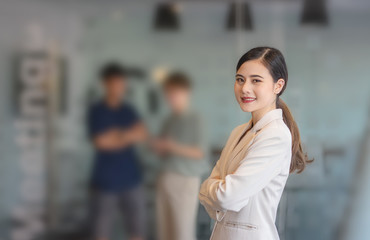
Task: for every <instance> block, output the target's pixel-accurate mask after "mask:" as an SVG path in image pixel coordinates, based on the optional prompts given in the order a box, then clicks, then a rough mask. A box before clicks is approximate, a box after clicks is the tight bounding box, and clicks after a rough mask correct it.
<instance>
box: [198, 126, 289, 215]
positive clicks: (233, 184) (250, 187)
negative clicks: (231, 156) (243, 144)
mask: <svg viewBox="0 0 370 240" xmlns="http://www.w3.org/2000/svg"><path fill="white" fill-rule="evenodd" d="M289 140H290V138H289V137H287V136H286V135H284V133H281V132H278V133H277V134H275V133H272V134H271V132H262V133H261V134H259V136H257V137H256V139H255V142H254V143H253V145H252V146H251V148H250V150H249V152H248V154H247V155H246V156H245V157H244V158H243V159H242V161H241V162H240V164H239V166H238V168H237V169H236V171H234V172H233V173H231V174H228V175H226V176H225V177H224V178H221V167H220V162H223V161H225V160H226V159H225V160H223V161H221V160H219V161H218V162H217V164H216V166H215V168H214V169H213V171H212V173H211V175H210V177H209V178H208V179H207V180H205V181H204V182H203V184H202V186H201V189H200V193H199V200H200V202H201V203H202V204H203V205H204V206H205V208H206V210H207V212H208V213H209V215H210V216H211V217H213V216H214V215H215V214H216V212H217V211H223V212H225V211H227V210H230V211H235V212H239V211H240V209H242V208H243V207H245V206H246V205H247V204H248V201H249V198H250V197H251V196H253V195H255V194H256V193H258V192H259V191H261V190H262V189H263V188H265V187H266V185H267V184H268V183H269V182H270V181H271V180H272V179H273V178H274V177H276V176H277V175H278V174H279V173H280V171H281V168H282V166H283V163H284V160H285V159H286V158H287V155H286V154H289V151H290V150H291V142H289ZM290 141H291V140H290ZM226 161H227V160H226Z"/></svg>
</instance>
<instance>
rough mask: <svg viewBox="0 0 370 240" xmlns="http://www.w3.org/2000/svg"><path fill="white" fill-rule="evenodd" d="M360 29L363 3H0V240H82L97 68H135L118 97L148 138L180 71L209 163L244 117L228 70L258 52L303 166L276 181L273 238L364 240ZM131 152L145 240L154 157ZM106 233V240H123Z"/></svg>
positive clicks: (365, 85) (367, 194)
mask: <svg viewBox="0 0 370 240" xmlns="http://www.w3.org/2000/svg"><path fill="white" fill-rule="evenodd" d="M369 26H370V1H367V0H351V1H350V0H307V1H304V0H300V1H298V0H263V1H257V0H256V1H253V0H251V1H236V2H233V1H217V0H204V1H192V0H187V1H185V0H184V1H128V0H127V1H125V0H121V1H119V0H104V1H103V0H89V1H88V0H78V1H77V0H74V1H72V0H64V1H58V0H48V1H46V0H0V30H1V32H0V153H1V154H0V240H28V239H29V240H33V239H47V240H54V239H55V240H57V239H63V240H64V239H71V240H73V239H83V238H82V237H81V236H82V235H83V232H84V229H85V227H84V226H85V224H86V218H87V211H88V210H87V205H88V204H87V202H88V182H89V176H90V172H91V166H92V158H93V156H92V153H93V152H92V147H91V144H90V141H89V139H88V137H87V133H86V111H87V108H88V105H89V104H90V103H91V102H93V101H94V99H98V98H99V96H101V94H102V93H101V92H102V91H101V86H100V84H99V81H98V75H97V72H98V70H99V68H100V67H101V65H102V64H104V63H106V62H107V61H111V60H115V61H120V62H122V63H124V64H125V65H127V66H130V67H132V68H135V69H136V71H137V73H138V74H137V75H136V77H133V78H132V81H131V82H130V89H129V92H128V94H127V95H128V96H127V97H128V100H129V101H130V102H131V103H132V104H133V105H134V106H135V108H136V109H137V111H138V112H139V113H140V115H141V116H142V117H143V119H145V123H146V125H147V126H148V128H149V129H150V131H151V132H157V131H158V129H159V128H160V126H161V123H162V120H163V117H164V116H165V115H166V108H165V106H164V100H163V96H162V94H161V89H160V81H161V79H162V78H163V76H165V75H166V74H167V73H168V72H169V71H171V70H173V69H181V70H182V71H184V72H186V73H187V74H188V75H189V76H191V79H192V80H193V82H194V92H193V98H192V103H193V107H194V109H196V110H198V112H201V113H202V115H203V116H204V119H205V121H206V122H207V124H206V126H207V133H208V134H207V136H208V141H209V148H210V153H211V154H210V157H209V159H208V161H209V163H210V165H211V166H213V165H214V163H215V161H216V160H217V158H218V157H219V154H220V151H221V150H222V147H223V145H224V144H225V142H226V140H227V137H228V136H229V133H230V132H231V130H232V129H233V128H234V127H235V126H237V125H239V124H242V123H245V122H246V121H248V120H249V118H250V115H249V114H247V113H243V112H242V111H241V110H240V108H239V106H238V104H237V103H236V101H235V98H234V92H233V84H234V75H235V67H236V63H237V61H238V59H239V57H240V56H241V55H242V54H243V53H245V52H246V51H247V50H249V49H250V48H252V47H257V46H264V45H268V46H272V47H276V48H278V49H280V50H281V51H282V53H283V54H284V56H285V58H286V61H287V65H288V70H289V83H288V86H287V90H286V91H285V93H284V95H283V96H282V99H284V101H286V103H287V104H288V106H289V107H290V109H291V110H292V113H293V115H294V116H295V119H296V121H297V124H298V126H299V128H300V131H301V132H300V133H301V138H302V141H303V143H304V147H305V149H306V150H307V152H308V154H309V156H310V157H313V158H315V162H314V163H313V164H311V165H309V166H308V167H307V169H306V171H305V172H304V173H302V174H299V175H297V174H292V175H291V176H290V177H289V179H288V183H287V186H286V189H285V192H284V194H283V196H282V200H281V202H280V206H279V211H278V216H277V221H276V224H277V226H278V230H279V234H280V237H281V239H286V240H293V239H294V240H297V239H299V240H306V239H307V240H312V239H315V240H321V239H325V240H331V239H335V240H337V239H351V240H354V239H361V240H364V239H370V228H369V225H368V224H369V222H370V201H369V199H370V187H369V186H370V174H368V172H367V171H370V152H369V147H370V114H369V107H370V106H369V103H370V99H369V94H368V93H369V91H370V81H369V80H370V78H369V76H370V67H369V63H370V29H369ZM40 76H41V77H40ZM42 76H43V77H42ZM40 79H47V81H46V82H44V83H42V84H46V85H47V86H48V87H46V88H38V87H37V86H38V85H37V82H38V81H39V80H40ZM25 83H27V84H25ZM45 89H46V90H45ZM40 96H41V97H42V98H40V99H42V100H40V99H39V100H38V97H40ZM35 99H36V100H35ZM33 104H34V106H37V107H32V106H33ZM44 113H46V114H44ZM25 116H26V117H25ZM30 146H32V147H30ZM30 149H33V150H32V151H30ZM139 153H140V156H141V157H140V159H141V160H142V166H143V172H144V175H145V187H146V190H147V196H148V199H147V209H148V212H149V214H148V226H149V239H155V238H154V236H155V234H154V232H155V227H154V225H155V224H154V222H155V220H154V214H155V213H154V203H153V202H154V199H155V198H154V194H155V189H154V179H155V172H156V170H155V169H156V161H154V160H153V155H152V154H151V153H150V152H148V151H145V150H142V151H140V150H139ZM206 176H207V174H205V176H204V177H206ZM197 219H198V220H197V236H198V239H199V240H203V239H209V236H210V234H211V227H212V222H211V221H210V219H209V217H208V215H207V214H206V212H205V211H204V209H203V207H199V212H198V217H197ZM116 225H117V226H116V227H115V229H114V234H113V238H112V239H114V240H116V239H125V237H124V236H125V232H124V229H123V228H122V227H120V223H119V222H117V224H116Z"/></svg>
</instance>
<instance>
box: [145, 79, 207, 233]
mask: <svg viewBox="0 0 370 240" xmlns="http://www.w3.org/2000/svg"><path fill="white" fill-rule="evenodd" d="M163 90H164V93H165V98H166V100H167V102H168V104H169V107H170V110H171V113H170V115H169V116H168V117H167V119H166V121H165V122H164V124H163V128H162V133H161V137H160V138H158V139H156V140H154V141H153V142H152V144H153V145H152V146H153V148H154V150H155V151H156V152H157V153H158V154H160V155H162V156H163V161H162V163H163V166H162V171H161V174H160V175H159V178H158V182H157V199H156V207H157V209H156V210H157V233H158V240H195V239H196V218H197V212H198V205H199V201H198V198H197V196H198V192H199V187H200V182H201V175H202V174H203V173H204V172H205V171H207V162H206V160H205V159H206V155H207V154H206V143H205V129H204V125H203V123H202V120H201V117H200V115H199V114H198V113H196V112H195V111H192V110H191V108H190V99H191V82H190V79H189V78H188V76H186V75H185V74H184V73H181V72H175V73H172V74H170V75H169V76H168V77H167V78H166V80H165V81H164V84H163Z"/></svg>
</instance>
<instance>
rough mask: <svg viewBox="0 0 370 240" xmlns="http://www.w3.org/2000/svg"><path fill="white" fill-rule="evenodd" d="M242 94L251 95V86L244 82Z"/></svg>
mask: <svg viewBox="0 0 370 240" xmlns="http://www.w3.org/2000/svg"><path fill="white" fill-rule="evenodd" d="M242 92H243V94H249V93H251V84H249V83H248V82H247V81H245V83H244V85H243V87H242Z"/></svg>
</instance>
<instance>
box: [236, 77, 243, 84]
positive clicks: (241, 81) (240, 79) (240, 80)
mask: <svg viewBox="0 0 370 240" xmlns="http://www.w3.org/2000/svg"><path fill="white" fill-rule="evenodd" d="M236 81H237V82H239V83H243V82H244V79H243V78H237V79H236Z"/></svg>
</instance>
